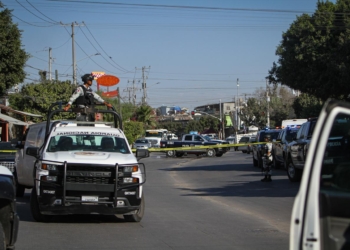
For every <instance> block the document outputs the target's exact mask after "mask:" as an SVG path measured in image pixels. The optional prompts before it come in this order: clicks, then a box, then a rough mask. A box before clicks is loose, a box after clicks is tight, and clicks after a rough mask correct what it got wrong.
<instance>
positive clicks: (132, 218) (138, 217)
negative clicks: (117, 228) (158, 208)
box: [123, 195, 145, 222]
mask: <svg viewBox="0 0 350 250" xmlns="http://www.w3.org/2000/svg"><path fill="white" fill-rule="evenodd" d="M144 196H145V195H142V198H141V205H140V209H139V210H138V211H137V212H136V214H128V215H124V216H123V217H124V220H126V221H127V222H140V221H141V220H142V218H143V214H144V213H145V197H144Z"/></svg>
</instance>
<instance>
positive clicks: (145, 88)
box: [136, 66, 151, 105]
mask: <svg viewBox="0 0 350 250" xmlns="http://www.w3.org/2000/svg"><path fill="white" fill-rule="evenodd" d="M136 69H137V68H136ZM149 69H151V66H149V67H145V66H144V67H142V90H143V96H142V101H141V105H145V104H146V103H147V86H146V80H147V76H146V74H145V71H146V70H149Z"/></svg>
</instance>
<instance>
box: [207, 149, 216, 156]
mask: <svg viewBox="0 0 350 250" xmlns="http://www.w3.org/2000/svg"><path fill="white" fill-rule="evenodd" d="M215 155H216V152H215V149H213V148H208V150H207V156H208V157H214V156H215Z"/></svg>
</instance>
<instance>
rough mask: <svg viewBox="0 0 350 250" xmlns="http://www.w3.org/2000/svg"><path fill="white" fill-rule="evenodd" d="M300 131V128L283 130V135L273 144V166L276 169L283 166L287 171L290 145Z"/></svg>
mask: <svg viewBox="0 0 350 250" xmlns="http://www.w3.org/2000/svg"><path fill="white" fill-rule="evenodd" d="M299 129H300V126H298V127H287V128H285V129H282V130H281V133H280V134H279V135H278V137H277V139H276V142H274V143H273V144H272V155H273V166H274V167H275V168H279V167H280V166H283V167H284V168H285V169H287V165H286V160H287V155H288V153H287V149H288V144H289V143H291V142H292V141H293V139H294V138H296V136H297V133H298V130H299Z"/></svg>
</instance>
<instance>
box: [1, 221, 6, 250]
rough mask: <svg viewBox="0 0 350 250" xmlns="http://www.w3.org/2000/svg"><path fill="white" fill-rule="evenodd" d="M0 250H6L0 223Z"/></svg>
mask: <svg viewBox="0 0 350 250" xmlns="http://www.w3.org/2000/svg"><path fill="white" fill-rule="evenodd" d="M0 250H6V237H5V231H4V228H3V227H2V223H0Z"/></svg>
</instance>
